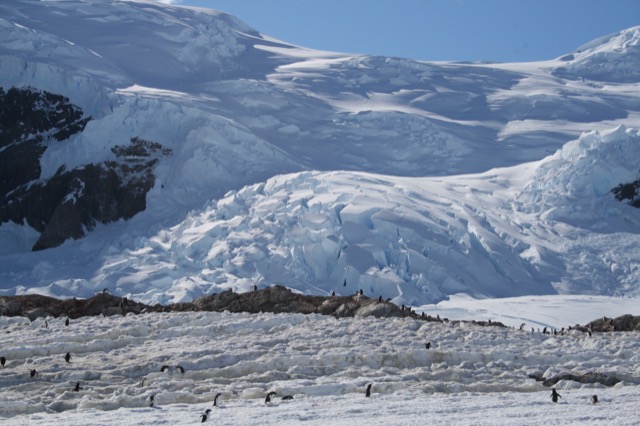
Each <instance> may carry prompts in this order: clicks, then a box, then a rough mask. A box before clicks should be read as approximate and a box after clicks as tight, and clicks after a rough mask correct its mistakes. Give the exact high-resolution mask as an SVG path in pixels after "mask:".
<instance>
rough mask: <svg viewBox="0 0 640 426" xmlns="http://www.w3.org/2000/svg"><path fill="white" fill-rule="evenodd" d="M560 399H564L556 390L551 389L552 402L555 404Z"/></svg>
mask: <svg viewBox="0 0 640 426" xmlns="http://www.w3.org/2000/svg"><path fill="white" fill-rule="evenodd" d="M558 398H562V397H561V396H560V394H559V393H558V392H556V390H555V388H553V389H551V400H552V401H553V402H558Z"/></svg>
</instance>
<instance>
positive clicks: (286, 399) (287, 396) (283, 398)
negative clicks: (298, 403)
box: [280, 395, 293, 401]
mask: <svg viewBox="0 0 640 426" xmlns="http://www.w3.org/2000/svg"><path fill="white" fill-rule="evenodd" d="M280 399H281V400H283V401H291V400H292V399H293V395H285V396H283V397H282V398H280Z"/></svg>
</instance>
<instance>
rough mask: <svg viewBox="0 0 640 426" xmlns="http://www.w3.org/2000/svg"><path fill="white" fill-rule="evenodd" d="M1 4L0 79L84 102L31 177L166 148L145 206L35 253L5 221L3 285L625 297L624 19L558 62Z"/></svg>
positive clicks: (632, 88) (226, 20) (184, 14)
mask: <svg viewBox="0 0 640 426" xmlns="http://www.w3.org/2000/svg"><path fill="white" fill-rule="evenodd" d="M0 11H1V12H2V13H1V15H0V16H2V18H0V41H1V43H0V69H1V70H2V78H1V81H0V86H2V87H5V88H8V87H25V86H29V87H33V88H35V89H38V90H47V91H50V92H52V93H58V94H61V95H64V96H66V97H68V98H69V99H70V101H71V102H72V103H73V104H74V105H76V106H78V107H79V108H81V109H82V110H83V111H85V113H86V114H87V115H90V116H91V117H92V119H91V121H90V122H89V123H88V124H87V126H86V127H85V128H84V130H83V131H82V132H80V133H79V134H76V135H72V136H71V137H69V138H68V139H66V140H63V141H60V142H59V143H55V144H49V145H48V146H47V149H46V151H45V152H44V153H43V154H42V157H41V158H40V160H39V162H40V164H39V167H40V169H41V175H40V177H39V179H41V180H45V181H46V180H47V179H51V178H52V177H53V176H55V174H56V172H57V171H58V170H59V169H60V168H61V167H65V168H66V169H68V170H73V169H79V168H83V167H88V166H90V165H92V164H96V163H101V162H104V161H109V160H111V156H112V150H113V149H115V148H116V147H122V146H127V145H128V144H130V143H131V142H130V141H132V140H135V139H137V138H139V139H142V140H146V141H150V142H153V143H157V144H160V145H161V146H163V147H166V148H167V149H168V150H170V151H171V153H172V155H170V156H166V157H164V158H161V159H160V160H159V161H158V163H157V165H155V168H154V177H155V184H154V185H153V187H152V188H151V189H150V191H149V193H148V194H147V196H146V205H147V209H146V210H145V211H144V212H142V213H139V214H138V215H136V216H134V217H133V218H131V219H129V220H128V221H126V222H124V221H122V222H119V223H115V224H110V225H98V226H97V227H96V228H95V229H94V230H93V231H92V232H91V233H89V234H88V236H87V237H85V239H84V240H80V241H68V242H67V243H65V244H64V245H63V246H62V247H60V248H57V249H54V250H47V252H48V253H26V252H24V250H25V248H26V247H29V241H31V240H32V239H33V233H32V232H31V231H30V230H24V231H21V230H17V229H16V225H15V224H11V225H10V224H7V223H5V224H3V225H2V226H0V241H2V245H3V247H2V253H4V254H3V256H2V257H1V258H0V264H1V265H2V268H0V269H1V271H2V272H0V276H1V277H2V278H3V284H2V285H3V287H4V288H5V290H4V291H5V292H7V293H21V292H29V291H40V292H45V293H51V294H58V295H63V296H72V295H87V294H91V293H92V292H93V291H94V290H96V289H99V290H101V289H102V288H103V287H104V283H107V284H109V286H111V287H112V288H113V289H118V291H119V292H120V293H122V294H123V295H129V296H131V297H137V298H141V299H143V300H145V301H160V302H166V301H177V300H185V299H190V298H193V297H197V296H199V295H201V294H204V293H206V292H209V291H217V290H220V289H224V288H234V289H242V288H247V289H248V288H250V287H251V286H252V284H253V283H255V282H264V283H266V284H269V283H280V284H286V285H288V286H290V287H292V288H295V289H296V290H298V291H301V292H307V293H327V292H330V291H331V290H334V289H335V290H336V291H344V292H346V291H351V292H355V291H356V290H358V289H360V288H363V289H364V290H365V291H366V292H367V293H368V294H369V295H372V296H378V294H382V295H385V296H386V297H392V298H394V299H395V300H396V301H397V302H398V303H408V304H414V305H418V304H424V303H431V302H434V301H438V300H441V299H442V298H445V297H446V296H447V295H448V294H452V293H457V292H467V293H470V294H473V295H475V296H491V297H499V296H513V295H522V294H550V293H554V292H575V293H588V294H592V293H595V294H607V295H636V293H637V290H636V289H635V285H634V283H635V282H637V264H636V263H635V260H634V258H638V256H637V253H636V249H635V247H636V245H635V238H636V235H637V233H638V220H637V210H634V209H632V208H630V207H629V206H627V205H624V204H620V203H618V202H617V201H615V200H614V199H613V197H612V195H611V194H610V192H609V191H610V190H611V188H613V186H615V185H618V184H620V183H626V182H631V181H633V180H635V179H637V178H638V176H637V173H638V170H637V167H636V166H635V164H634V162H633V159H634V158H637V156H635V157H634V155H635V152H636V150H637V148H636V146H637V140H638V137H637V131H635V130H633V129H634V128H638V127H640V115H639V114H638V111H639V110H640V102H639V98H640V92H639V91H638V87H637V82H638V79H637V78H636V77H637V76H634V74H633V73H629V72H627V71H625V70H630V69H639V68H638V67H637V66H636V67H635V68H634V67H633V64H638V62H640V58H638V54H637V43H636V42H635V41H634V40H636V39H637V37H636V36H634V34H637V28H635V29H630V30H628V31H626V32H621V33H620V34H617V35H613V36H609V37H605V38H603V39H601V40H597V41H594V42H593V43H591V44H589V45H587V46H585V47H583V48H581V49H580V51H576V52H573V53H571V54H569V55H567V56H565V57H563V58H559V59H557V60H552V61H547V62H540V63H531V64H460V63H425V62H418V61H412V60H409V59H401V58H384V57H369V56H364V55H346V54H340V53H334V52H319V51H313V50H309V49H304V48H301V47H297V46H292V45H289V44H287V43H285V42H281V41H278V40H274V39H272V38H270V37H268V36H266V35H263V34H260V33H259V32H258V31H255V30H253V29H251V28H249V27H247V26H246V25H244V24H243V23H241V22H240V21H238V20H237V19H235V18H234V17H231V16H229V15H225V14H222V13H218V12H215V11H204V10H202V9H191V8H186V7H177V6H167V5H160V4H157V3H153V2H146V1H127V2H103V1H97V0H96V1H65V2H38V1H31V0H17V1H14V2H11V3H10V4H3V5H0ZM593 64H600V65H602V66H600V65H598V67H600V68H597V70H596V68H594V67H596V65H593ZM603 67H604V68H603ZM612 67H613V68H616V67H617V68H616V69H619V70H620V72H609V71H610V69H613V68H612ZM603 70H604V71H603ZM621 125H623V126H626V127H619V126H621ZM609 129H617V130H615V131H612V130H609ZM583 132H587V133H585V134H584V135H583V136H581V134H583ZM572 140H573V142H570V141H572ZM462 174H464V175H463V176H453V175H462ZM228 191H231V192H228ZM225 194H226V195H225ZM18 222H19V221H18ZM14 243H15V245H14ZM345 284H346V285H345Z"/></svg>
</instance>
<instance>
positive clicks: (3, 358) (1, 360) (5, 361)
mask: <svg viewBox="0 0 640 426" xmlns="http://www.w3.org/2000/svg"><path fill="white" fill-rule="evenodd" d="M6 363H7V359H6V358H5V357H3V356H0V365H2V367H4V365H5V364H6Z"/></svg>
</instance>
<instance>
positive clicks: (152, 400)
mask: <svg viewBox="0 0 640 426" xmlns="http://www.w3.org/2000/svg"><path fill="white" fill-rule="evenodd" d="M155 403H156V396H155V395H151V396H150V397H149V407H153V406H154V405H155Z"/></svg>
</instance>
